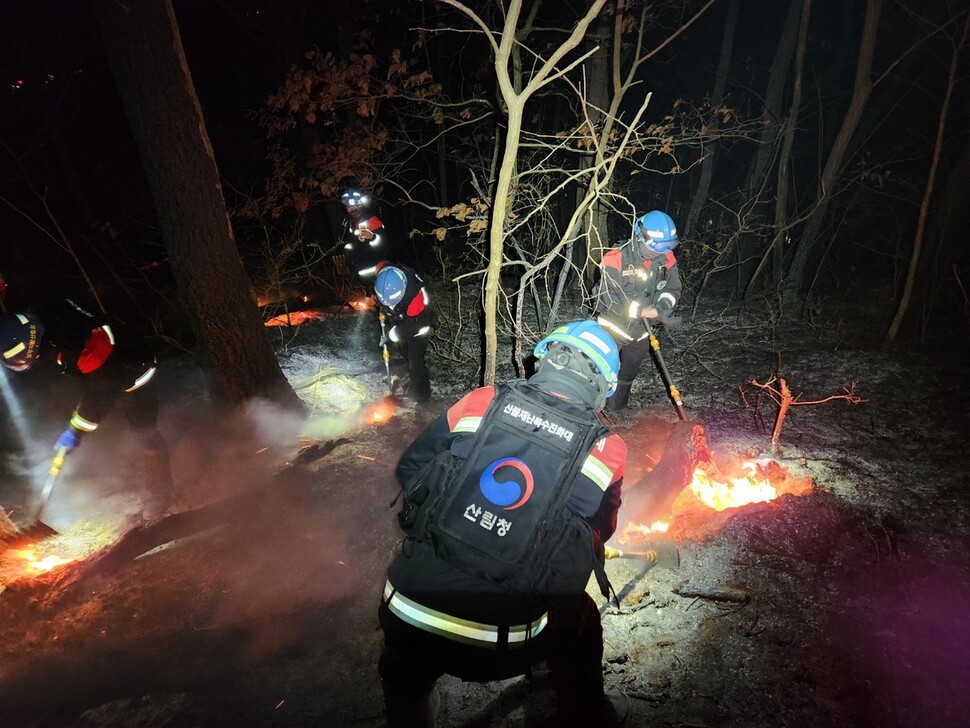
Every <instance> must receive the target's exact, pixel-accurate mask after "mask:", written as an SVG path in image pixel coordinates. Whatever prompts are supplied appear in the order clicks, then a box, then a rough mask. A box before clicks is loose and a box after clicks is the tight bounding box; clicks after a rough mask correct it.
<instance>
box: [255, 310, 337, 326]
mask: <svg viewBox="0 0 970 728" xmlns="http://www.w3.org/2000/svg"><path fill="white" fill-rule="evenodd" d="M325 316H326V314H325V313H324V312H323V311H320V310H319V309H307V310H306V311H290V312H289V313H281V314H280V315H279V316H274V317H273V318H271V319H267V320H266V322H264V323H263V326H299V325H300V324H302V323H305V322H307V321H314V320H317V319H322V318H324V317H325Z"/></svg>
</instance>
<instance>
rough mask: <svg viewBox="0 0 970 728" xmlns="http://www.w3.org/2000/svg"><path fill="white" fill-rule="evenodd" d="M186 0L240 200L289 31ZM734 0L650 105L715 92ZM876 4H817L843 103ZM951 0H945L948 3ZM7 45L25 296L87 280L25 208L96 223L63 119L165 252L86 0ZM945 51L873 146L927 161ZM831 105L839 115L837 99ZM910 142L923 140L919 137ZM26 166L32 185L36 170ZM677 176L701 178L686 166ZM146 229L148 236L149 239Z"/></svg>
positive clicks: (342, 18) (761, 78)
mask: <svg viewBox="0 0 970 728" xmlns="http://www.w3.org/2000/svg"><path fill="white" fill-rule="evenodd" d="M785 6H786V3H781V2H772V1H768V0H762V1H761V2H744V3H742V16H741V20H740V22H739V26H738V37H737V40H736V43H735V53H734V63H733V65H732V71H731V84H730V87H729V93H730V97H729V100H730V101H731V102H732V103H734V104H736V105H737V107H738V108H739V110H741V111H742V112H748V113H750V112H751V111H752V109H755V108H756V106H757V101H758V99H757V91H758V90H759V89H762V88H764V83H765V74H766V73H767V71H768V66H769V64H770V61H771V57H772V54H773V52H774V46H775V43H776V39H777V32H778V28H779V27H780V25H781V22H782V19H783V16H784V12H785ZM174 7H175V11H176V15H177V18H178V21H179V25H180V30H181V33H182V39H183V43H184V46H185V50H186V54H187V57H188V61H189V66H190V69H191V72H192V75H193V79H194V82H195V85H196V89H197V92H198V96H199V99H200V102H201V104H202V107H203V110H204V113H205V117H206V123H207V126H208V132H209V136H210V138H211V140H212V142H213V146H214V149H215V151H216V156H217V161H218V163H219V166H220V171H221V173H222V175H223V177H224V179H225V180H226V196H227V199H228V200H229V202H230V205H231V204H232V197H233V195H234V194H235V192H234V190H236V189H241V190H245V189H247V188H248V187H250V186H251V185H252V184H254V183H255V182H256V181H258V179H259V177H260V176H261V175H262V174H263V173H264V172H265V171H266V165H265V162H264V160H263V156H262V150H263V138H262V134H261V132H260V130H259V129H258V127H257V126H256V125H255V123H254V122H253V121H252V120H251V119H250V118H249V113H250V111H251V110H253V109H255V108H257V107H258V105H259V104H260V103H261V101H262V100H263V99H265V98H266V96H267V95H268V94H270V93H271V92H272V91H273V90H274V89H275V88H276V86H277V84H278V83H279V81H280V79H281V78H282V75H283V73H284V71H285V69H286V61H285V57H284V55H283V53H282V51H281V49H280V46H279V44H278V43H275V44H274V43H273V42H269V41H268V40H267V39H268V38H270V37H272V36H273V33H272V28H273V26H274V17H275V15H274V10H273V9H274V8H278V7H279V6H278V5H273V4H271V3H260V2H256V1H255V0H224V1H223V2H219V1H216V0H212V1H210V2H199V1H198V0H174ZM308 7H309V8H310V10H309V13H308V15H307V18H306V22H305V23H304V24H303V26H302V32H303V36H304V37H303V41H302V42H303V47H305V48H309V47H313V46H316V47H320V48H324V49H329V48H333V49H336V48H337V47H338V45H339V43H340V41H341V40H344V41H345V40H346V34H347V33H352V32H354V31H356V30H359V29H361V28H365V27H366V28H369V29H372V30H374V31H375V33H376V34H377V35H378V38H379V42H378V46H379V47H383V48H390V47H393V46H394V45H398V44H399V43H400V42H402V41H403V40H404V38H405V33H406V31H407V28H408V27H409V26H413V25H415V24H418V23H424V24H431V23H433V22H434V20H435V18H434V16H433V9H434V7H435V5H434V4H432V3H428V2H419V1H418V0H412V1H411V2H405V3H402V2H391V1H390V0H380V1H378V0H370V1H368V0H362V1H361V2H358V3H356V4H355V5H354V7H353V8H348V7H347V6H338V5H336V4H334V3H329V2H326V3H324V2H310V3H309V6H308ZM556 7H566V6H565V5H556ZM726 7H727V2H720V3H717V4H715V6H714V7H713V8H712V10H711V11H710V12H709V14H708V16H706V17H705V18H704V20H703V21H702V22H700V23H698V24H697V25H696V26H695V27H693V28H691V29H690V30H689V31H688V32H687V33H686V34H684V36H683V37H682V38H680V39H679V40H678V41H676V42H675V43H674V44H672V45H671V46H670V47H669V48H668V49H666V50H665V51H664V52H663V53H661V54H660V55H658V57H657V58H656V60H655V61H654V62H653V63H651V64H650V65H649V66H648V67H647V68H646V69H645V73H644V88H648V89H650V90H653V91H654V92H655V98H654V102H653V104H652V107H651V111H652V113H655V114H656V115H658V116H659V115H662V114H663V113H665V112H666V111H667V110H668V109H669V106H670V103H671V102H672V101H673V99H675V98H685V99H687V100H690V101H693V102H695V103H699V102H700V101H701V100H702V99H703V97H704V95H705V94H706V93H707V92H708V91H709V90H710V87H711V86H712V84H713V69H714V67H715V65H716V62H717V54H718V49H719V45H720V31H721V29H722V27H723V19H724V13H725V11H726ZM864 7H865V3H864V2H863V1H862V0H855V1H853V2H844V0H816V2H815V3H814V5H813V13H814V16H813V17H814V20H813V26H812V27H813V31H812V35H811V41H810V42H811V49H812V52H811V57H810V60H809V63H810V74H809V75H810V76H811V78H812V79H815V78H827V77H832V76H835V77H837V78H838V82H837V83H833V84H830V85H829V86H828V87H827V91H826V93H828V94H830V98H826V99H823V100H824V101H826V102H829V101H831V100H832V99H839V98H840V97H841V98H842V101H841V102H838V101H837V104H836V106H835V108H841V106H840V105H839V104H842V105H844V99H845V95H846V94H847V93H848V92H849V91H850V89H851V79H852V66H853V61H854V53H855V48H856V44H855V40H854V38H855V37H856V36H857V34H858V27H859V23H860V21H861V17H862V13H863V11H864ZM944 7H945V4H944V3H940V4H939V8H938V10H941V11H942V9H943V8H944ZM267 8H268V10H267ZM338 10H339V11H340V12H338ZM429 13H431V14H430V15H429ZM406 14H411V16H412V17H407V16H406ZM422 14H424V15H425V16H426V17H424V18H422V17H421V15H422ZM883 20H884V22H883V26H882V27H881V29H880V36H879V46H878V53H877V61H876V66H877V68H883V67H885V65H886V64H887V63H888V62H889V61H890V59H892V58H894V57H895V56H896V55H897V54H898V53H899V51H900V49H901V48H906V47H908V44H909V43H910V42H911V40H912V37H913V34H914V32H915V27H914V24H913V23H912V22H911V20H909V19H908V18H907V17H906V16H904V15H901V14H900V13H899V11H898V9H896V7H895V6H894V5H893V4H891V3H887V4H886V8H885V9H884V14H883ZM341 23H349V24H351V25H350V26H347V25H342V24H341ZM267 31H270V32H267ZM0 48H2V49H3V50H2V51H0V80H2V82H3V88H2V93H0V196H2V198H3V199H4V200H6V201H7V202H6V203H4V202H2V201H0V272H2V273H4V274H5V275H6V276H7V278H8V279H9V282H10V284H11V285H12V286H13V291H14V295H15V294H16V293H17V290H18V285H17V284H18V281H21V280H22V281H29V282H30V286H36V285H43V286H49V285H51V283H50V281H52V280H53V279H54V278H56V271H63V272H64V273H66V274H67V278H65V279H63V280H62V281H61V282H60V284H63V285H67V284H69V283H70V282H71V281H73V283H75V284H76V283H77V280H78V279H77V276H76V273H75V272H74V270H73V263H72V262H71V260H70V258H69V257H68V256H67V255H65V254H64V253H63V252H61V251H60V250H59V249H58V248H57V247H56V246H54V245H53V244H52V243H51V242H50V241H49V240H48V239H47V237H46V236H45V234H44V233H42V232H40V231H39V230H38V229H37V227H36V226H35V225H34V224H32V223H31V222H30V221H29V220H28V219H27V217H26V216H27V215H29V216H31V217H33V218H35V219H37V220H38V222H40V223H42V224H45V226H47V225H48V221H47V220H45V219H43V210H42V209H41V207H40V205H39V204H38V199H39V197H38V195H46V197H47V200H48V201H49V203H50V204H51V208H52V209H53V210H55V211H56V213H57V214H58V216H59V221H60V223H61V224H62V225H63V227H64V228H65V230H66V231H67V232H68V234H69V235H78V234H79V233H78V232H77V231H79V230H83V220H82V215H80V214H78V213H76V212H75V210H76V209H77V206H76V205H74V204H71V203H70V200H71V195H70V194H69V188H68V181H69V180H66V179H65V178H64V175H63V173H62V169H63V168H62V167H61V165H59V164H58V161H57V159H58V158H57V148H56V145H54V144H53V143H52V141H51V140H52V134H51V130H53V129H57V130H58V131H59V132H60V136H61V138H62V139H63V141H64V143H65V149H66V150H67V153H68V154H69V155H70V157H71V159H72V161H73V162H74V165H75V166H76V168H77V171H78V175H79V177H80V180H79V182H80V186H81V188H83V189H84V191H85V194H86V196H87V198H88V200H89V202H90V205H91V208H92V214H93V216H94V218H95V219H96V220H98V221H105V220H110V221H111V223H112V225H113V226H115V227H116V228H118V229H119V230H120V231H121V233H122V235H123V237H124V244H125V246H126V252H127V254H129V255H131V256H133V257H134V258H136V259H137V260H136V262H142V263H147V262H150V260H151V259H152V258H158V257H160V256H162V255H163V254H164V253H163V251H162V250H161V249H160V246H159V245H158V240H159V236H158V235H157V232H155V231H153V230H152V212H151V203H150V198H149V195H148V193H147V190H146V187H145V185H144V182H143V180H142V176H141V172H140V164H139V162H138V158H137V154H136V152H135V148H134V143H133V140H132V138H131V133H130V131H129V130H128V124H127V119H126V118H125V116H124V113H123V111H122V109H121V105H120V102H119V100H118V98H117V96H116V94H115V91H114V85H113V80H112V79H111V75H110V72H109V71H108V68H107V65H106V62H105V60H104V57H103V54H102V50H101V46H100V40H99V38H98V33H97V27H96V24H95V22H94V19H93V15H92V13H91V8H90V5H89V3H87V2H63V1H62V0H40V1H39V2H35V3H31V4H30V7H29V10H28V8H27V5H26V4H21V3H6V4H5V5H4V7H3V8H2V9H0ZM947 53H948V51H947V49H946V48H945V47H944V48H943V50H940V48H939V47H936V48H931V47H929V46H927V47H924V48H923V49H921V50H920V51H919V52H918V53H914V54H912V61H913V62H912V63H909V62H908V61H907V62H904V63H901V64H900V66H899V67H898V70H897V73H896V74H894V76H893V77H892V78H890V79H888V80H887V82H886V83H884V86H883V87H880V88H877V89H876V92H875V93H874V94H873V97H872V100H871V104H872V106H873V108H880V107H882V108H885V109H886V112H885V113H887V114H889V113H891V114H892V115H893V118H894V119H897V120H898V123H895V124H885V125H883V126H882V127H880V128H879V130H878V131H877V134H876V137H875V138H874V139H873V140H872V141H871V142H870V143H871V145H872V147H873V149H876V148H877V146H878V145H877V142H881V143H882V144H883V146H884V148H887V149H896V150H903V151H901V153H900V156H901V157H903V158H908V159H913V160H915V162H914V166H915V168H916V169H925V165H926V158H927V156H928V153H929V149H930V146H929V145H930V143H931V138H932V133H933V120H934V118H935V114H936V113H938V108H939V106H938V105H939V85H940V84H939V78H940V76H941V73H942V74H944V75H945V70H946V63H948V60H949V58H948V55H947ZM467 54H468V51H467V50H465V51H463V52H460V54H456V58H455V68H458V67H459V66H460V64H461V63H462V62H464V63H468V62H475V61H476V59H474V58H471V59H470V58H468V57H467ZM477 60H478V62H485V60H486V59H477ZM48 73H50V74H52V75H53V80H52V81H51V82H46V81H45V79H46V74H48ZM900 75H901V76H903V78H902V79H900V78H899V76H900ZM890 81H891V82H892V84H895V85H890V83H889V82H890ZM813 93H814V91H813V90H811V88H810V89H809V96H810V97H809V98H806V104H808V105H811V106H812V107H813V108H814V104H815V102H816V101H817V99H814V98H811V94H813ZM810 113H814V111H812V112H810ZM826 113H827V114H831V115H832V117H833V118H834V117H835V116H836V113H835V111H833V110H831V109H830V110H828V111H827V112H826ZM953 113H954V122H953V123H956V124H959V123H960V122H961V120H962V121H963V122H965V121H966V114H967V106H966V100H965V98H963V97H962V96H961V97H960V98H958V99H957V100H956V103H955V106H954V110H953ZM813 126H814V124H813ZM831 126H832V123H831V122H829V127H831ZM827 133H829V134H831V133H832V132H831V128H830V129H829V131H828V132H827ZM808 141H809V142H810V145H809V147H808V148H806V150H804V151H805V152H807V154H806V155H805V158H804V165H805V168H809V169H810V168H811V167H812V165H815V164H817V163H818V159H817V156H818V153H817V150H815V149H814V148H813V145H814V144H815V142H816V140H815V139H811V140H808ZM906 145H913V146H912V149H911V150H906V149H905V147H906ZM727 159H728V160H731V159H732V157H731V156H730V155H729V156H728V157H727ZM742 159H743V155H742V157H739V158H738V162H739V167H738V168H739V170H740V169H741V166H740V162H741V161H742ZM25 170H26V171H27V172H28V173H29V177H30V181H31V183H32V184H33V186H34V188H35V189H34V191H31V189H30V187H29V185H27V184H26V183H25V176H24V171H25ZM725 174H728V175H730V170H728V172H726V173H725ZM739 174H740V171H738V172H737V173H736V176H737V175H739ZM924 174H925V173H924ZM916 183H919V181H918V180H917V181H916ZM679 184H681V185H688V184H689V181H688V180H687V179H686V178H683V179H682V180H680V181H679ZM732 184H733V182H732ZM685 192H686V188H685ZM14 208H16V210H15V209H14ZM145 241H148V242H149V243H151V244H150V245H148V246H145V245H144V244H143V243H144V242H145ZM20 288H21V289H22V288H25V286H20Z"/></svg>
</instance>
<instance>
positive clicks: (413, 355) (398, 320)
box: [374, 264, 437, 402]
mask: <svg viewBox="0 0 970 728" xmlns="http://www.w3.org/2000/svg"><path fill="white" fill-rule="evenodd" d="M374 294H375V296H376V298H377V304H378V315H379V317H380V321H381V342H380V343H381V346H382V347H388V348H389V349H390V350H392V351H394V353H396V354H397V358H399V359H403V360H404V362H405V363H406V365H407V372H408V380H409V381H408V389H407V391H408V394H409V396H411V397H414V399H415V400H417V401H418V402H427V401H428V400H429V399H431V378H430V376H429V374H428V364H427V361H426V360H425V356H426V354H427V351H428V343H429V341H430V340H431V332H432V331H433V330H434V326H435V322H436V320H437V316H436V314H435V311H434V309H433V308H432V306H431V296H430V295H429V294H428V289H427V287H426V286H425V284H424V281H423V280H422V279H421V276H419V275H418V274H417V273H415V272H414V271H413V270H411V269H410V268H407V267H405V266H403V265H398V264H394V265H390V264H382V265H379V266H378V267H377V278H376V280H375V281H374Z"/></svg>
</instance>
